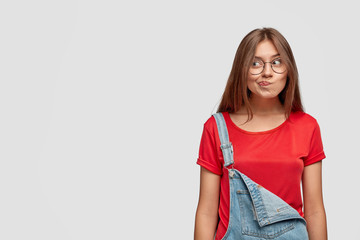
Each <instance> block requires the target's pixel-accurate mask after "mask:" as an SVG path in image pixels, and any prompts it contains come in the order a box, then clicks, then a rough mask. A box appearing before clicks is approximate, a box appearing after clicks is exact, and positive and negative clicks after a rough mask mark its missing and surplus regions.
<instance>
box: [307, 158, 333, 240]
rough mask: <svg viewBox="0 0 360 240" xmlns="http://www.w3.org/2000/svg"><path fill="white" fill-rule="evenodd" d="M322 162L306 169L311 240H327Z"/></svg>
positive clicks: (308, 225) (308, 227)
mask: <svg viewBox="0 0 360 240" xmlns="http://www.w3.org/2000/svg"><path fill="white" fill-rule="evenodd" d="M321 171H322V161H319V162H316V163H313V164H310V165H308V166H306V167H305V168H304V173H303V180H302V186H303V195H304V214H305V220H306V222H307V231H308V234H309V240H327V239H328V238H327V226H326V213H325V208H324V203H323V196H322V176H321Z"/></svg>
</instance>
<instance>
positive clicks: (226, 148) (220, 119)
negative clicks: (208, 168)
mask: <svg viewBox="0 0 360 240" xmlns="http://www.w3.org/2000/svg"><path fill="white" fill-rule="evenodd" d="M213 116H214V118H215V120H216V124H217V128H218V132H219V137H220V143H221V145H220V147H221V151H222V153H223V156H224V167H227V166H229V165H231V164H233V163H234V157H233V151H234V150H233V146H232V143H231V142H230V141H229V134H228V131H227V127H226V122H225V119H224V116H223V114H222V113H221V112H218V113H214V114H213Z"/></svg>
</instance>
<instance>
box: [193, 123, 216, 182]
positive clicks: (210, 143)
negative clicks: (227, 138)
mask: <svg viewBox="0 0 360 240" xmlns="http://www.w3.org/2000/svg"><path fill="white" fill-rule="evenodd" d="M208 126H209V121H208V122H207V123H205V124H204V128H203V132H202V136H201V141H200V147H199V157H198V159H197V162H196V163H197V164H199V165H200V166H202V167H204V168H206V169H207V170H209V171H210V172H213V173H215V174H217V175H221V174H222V165H221V163H220V160H219V158H218V150H217V146H216V145H217V144H216V141H215V136H214V133H212V131H211V130H209V129H208ZM219 147H220V146H219Z"/></svg>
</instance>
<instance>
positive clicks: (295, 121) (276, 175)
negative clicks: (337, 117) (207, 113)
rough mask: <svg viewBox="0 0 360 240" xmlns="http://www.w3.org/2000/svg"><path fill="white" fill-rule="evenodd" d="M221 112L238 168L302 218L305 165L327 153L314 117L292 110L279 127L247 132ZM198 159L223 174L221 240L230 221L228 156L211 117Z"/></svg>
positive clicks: (322, 157) (208, 168) (219, 224)
mask: <svg viewBox="0 0 360 240" xmlns="http://www.w3.org/2000/svg"><path fill="white" fill-rule="evenodd" d="M223 115H224V118H225V122H226V125H227V129H228V133H229V140H230V142H232V144H233V154H234V162H235V163H234V168H235V169H238V170H239V171H240V172H242V173H244V174H245V175H246V176H248V177H249V178H251V179H252V180H253V181H255V182H256V183H258V184H260V185H262V186H263V187H265V188H266V189H268V190H269V191H271V192H272V193H274V194H276V195H277V196H278V197H280V198H281V199H283V200H284V201H285V202H287V203H288V204H289V205H291V206H292V207H293V208H294V209H296V210H297V211H298V212H299V214H300V215H301V216H302V217H304V213H303V211H302V207H303V203H302V196H301V190H300V181H301V177H302V173H303V169H304V166H307V165H310V164H312V163H315V162H318V161H321V160H322V159H324V158H325V157H326V156H325V153H324V151H323V144H322V140H321V134H320V127H319V125H318V123H317V121H316V119H315V118H314V117H312V116H311V115H309V114H307V113H305V112H301V111H298V112H292V113H291V114H290V116H289V118H288V119H287V120H286V121H285V122H283V123H282V124H281V125H279V126H277V127H276V128H273V129H270V130H267V131H261V132H249V131H246V130H243V129H241V128H240V127H238V126H237V125H235V123H234V122H233V121H232V120H231V119H230V116H229V113H228V112H223ZM197 164H199V165H200V166H202V167H204V168H206V169H207V170H209V171H211V172H213V173H215V174H218V175H221V183H220V184H221V191H220V205H219V218H220V220H219V223H218V228H217V234H216V239H221V238H222V237H223V236H224V234H225V232H226V229H227V225H228V222H229V202H230V193H229V179H228V170H227V169H225V168H223V164H224V158H223V155H222V152H221V148H220V138H219V134H218V130H217V126H216V120H215V118H214V117H213V116H211V117H210V118H209V119H208V120H207V121H206V122H205V123H204V128H203V133H202V137H201V142H200V148H199V157H198V159H197Z"/></svg>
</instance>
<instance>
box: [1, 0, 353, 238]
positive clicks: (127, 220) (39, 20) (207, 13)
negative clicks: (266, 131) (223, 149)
mask: <svg viewBox="0 0 360 240" xmlns="http://www.w3.org/2000/svg"><path fill="white" fill-rule="evenodd" d="M355 3H356V1H336V2H329V1H311V3H310V2H308V3H306V1H298V2H296V3H295V2H292V1H263V0H260V1H246V2H245V1H243V2H242V1H108V0H103V1H99V0H97V1H93V0H87V1H75V0H72V1H69V0H62V1H45V0H43V1H39V0H34V1H24V0H23V1H1V3H0V26H1V29H0V30H1V32H0V34H1V38H0V61H1V62H0V70H1V71H0V81H1V85H0V239H4V240H8V239H9V240H10V239H36V240H43V239H44V240H45V239H46V240H48V239H51V240H53V239H54V240H55V239H86V240H89V239H192V238H193V228H194V219H195V210H196V205H197V200H198V191H199V166H198V165H196V159H197V156H198V148H199V143H200V137H201V133H202V128H203V124H204V122H205V121H206V120H207V119H208V118H209V117H210V116H211V114H212V113H215V111H216V108H217V105H218V104H219V101H220V97H221V95H222V93H223V91H224V87H225V84H226V81H227V77H228V76H229V73H230V69H231V66H232V62H233V58H234V56H235V52H236V49H237V47H238V45H239V43H240V41H241V40H242V38H243V37H244V36H245V35H246V34H247V33H248V32H249V31H251V30H253V29H255V28H259V27H274V28H276V29H278V30H279V31H280V32H281V33H282V34H283V35H284V36H285V37H286V39H287V40H288V41H289V43H290V45H291V47H292V50H293V53H294V55H295V59H296V61H297V64H298V69H299V73H300V90H301V94H302V100H303V103H304V106H305V111H306V112H307V113H309V114H310V115H312V116H313V117H315V118H316V119H317V120H318V123H319V125H320V128H321V133H322V138H323V144H324V151H325V154H326V156H327V157H326V159H324V160H323V191H324V193H323V194H324V202H325V208H326V213H327V221H328V233H329V239H334V240H336V239H355V238H354V237H358V216H359V214H360V211H359V194H358V189H359V186H358V184H357V183H359V179H358V177H359V167H360V166H359V155H358V150H359V146H358V144H359V141H358V136H359V133H360V132H359V129H360V128H359V122H360V116H359V114H358V112H357V111H358V109H359V106H358V104H359V100H358V99H359V87H360V84H359V80H360V79H359V55H360V51H359V42H360V34H359V27H358V23H359V22H360V17H359V13H358V7H357V5H356V4H355Z"/></svg>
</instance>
